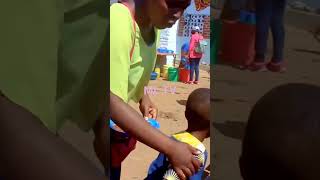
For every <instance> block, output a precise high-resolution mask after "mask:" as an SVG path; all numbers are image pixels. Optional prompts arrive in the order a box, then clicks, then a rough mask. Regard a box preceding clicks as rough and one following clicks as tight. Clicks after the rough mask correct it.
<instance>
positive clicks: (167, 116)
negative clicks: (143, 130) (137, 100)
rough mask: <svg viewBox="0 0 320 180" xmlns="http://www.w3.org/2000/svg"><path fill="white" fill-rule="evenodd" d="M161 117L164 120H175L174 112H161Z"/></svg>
mask: <svg viewBox="0 0 320 180" xmlns="http://www.w3.org/2000/svg"><path fill="white" fill-rule="evenodd" d="M159 117H161V118H164V119H175V118H174V114H173V113H172V112H162V111H160V112H159Z"/></svg>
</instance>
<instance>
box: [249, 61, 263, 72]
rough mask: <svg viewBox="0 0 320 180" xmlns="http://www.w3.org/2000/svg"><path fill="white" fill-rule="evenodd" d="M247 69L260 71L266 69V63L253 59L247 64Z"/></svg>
mask: <svg viewBox="0 0 320 180" xmlns="http://www.w3.org/2000/svg"><path fill="white" fill-rule="evenodd" d="M248 69H249V70H251V71H260V72H264V71H267V69H266V63H265V62H257V61H254V62H253V63H251V64H250V65H249V67H248Z"/></svg>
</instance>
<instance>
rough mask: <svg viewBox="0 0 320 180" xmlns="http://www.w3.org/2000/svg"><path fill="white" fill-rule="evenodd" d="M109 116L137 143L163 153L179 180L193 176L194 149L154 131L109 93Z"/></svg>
mask: <svg viewBox="0 0 320 180" xmlns="http://www.w3.org/2000/svg"><path fill="white" fill-rule="evenodd" d="M110 116H111V117H112V119H113V120H114V121H115V123H117V125H119V126H120V127H121V128H122V129H123V130H125V131H126V132H128V133H130V134H132V135H134V136H135V137H136V138H137V139H138V140H139V141H141V142H142V143H144V144H146V145H148V146H150V147H151V148H154V149H156V150H157V151H159V152H161V153H164V154H165V155H166V156H167V157H168V158H169V160H170V162H171V164H172V165H173V167H174V170H175V171H176V172H177V174H178V175H179V177H180V178H181V179H185V176H187V177H189V176H191V175H193V174H194V173H195V172H196V171H197V170H198V169H199V167H200V162H199V161H198V160H196V159H195V158H194V155H196V154H197V150H196V149H195V148H192V147H191V146H189V145H187V144H185V143H180V142H176V141H174V140H172V139H170V138H169V137H167V136H166V135H164V134H162V133H161V132H160V131H158V130H155V129H154V128H153V127H151V126H150V125H149V124H148V123H147V122H146V121H145V120H144V119H143V117H142V116H141V115H140V114H139V113H138V112H137V111H135V110H134V109H133V108H131V107H130V106H129V105H127V104H126V103H124V102H123V101H122V100H121V99H120V98H119V97H117V96H116V95H114V94H113V93H110Z"/></svg>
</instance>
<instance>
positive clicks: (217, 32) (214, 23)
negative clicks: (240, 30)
mask: <svg viewBox="0 0 320 180" xmlns="http://www.w3.org/2000/svg"><path fill="white" fill-rule="evenodd" d="M210 26H211V34H212V35H211V38H210V40H211V50H210V51H211V52H210V56H211V57H212V58H211V62H210V63H211V64H217V63H218V62H219V60H218V53H219V49H220V44H221V28H222V22H221V20H220V19H214V18H211V25H210Z"/></svg>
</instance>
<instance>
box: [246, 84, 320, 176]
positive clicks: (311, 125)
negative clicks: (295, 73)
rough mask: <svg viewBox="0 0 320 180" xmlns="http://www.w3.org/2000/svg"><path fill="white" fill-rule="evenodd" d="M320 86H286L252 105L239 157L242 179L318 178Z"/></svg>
mask: <svg viewBox="0 0 320 180" xmlns="http://www.w3.org/2000/svg"><path fill="white" fill-rule="evenodd" d="M319 107H320V87H318V86H314V85H307V84H287V85H281V86H279V87H276V88H274V89H273V90H271V91H270V92H268V93H267V94H266V95H264V96H263V97H262V98H261V99H260V100H259V101H258V102H257V103H256V105H255V106H254V108H253V110H252V112H251V114H250V117H249V120H248V124H247V128H246V132H245V136H244V140H243V143H242V154H241V157H240V169H241V175H242V177H243V179H244V180H318V179H320V171H319V169H320V168H319V162H320V118H319Z"/></svg>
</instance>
